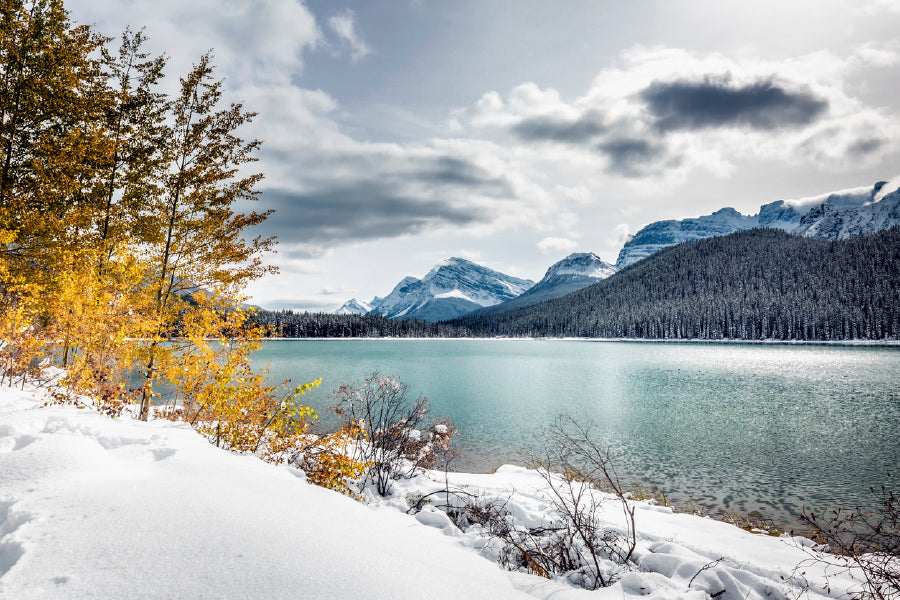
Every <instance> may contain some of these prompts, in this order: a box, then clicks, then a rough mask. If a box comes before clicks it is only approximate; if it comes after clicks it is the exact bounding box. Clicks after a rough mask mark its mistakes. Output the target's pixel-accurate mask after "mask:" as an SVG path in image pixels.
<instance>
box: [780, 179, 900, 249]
mask: <svg viewBox="0 0 900 600" xmlns="http://www.w3.org/2000/svg"><path fill="white" fill-rule="evenodd" d="M882 189H883V188H882ZM879 195H880V194H879ZM898 224H900V190H894V191H893V192H890V193H888V194H885V195H884V196H881V197H880V198H877V201H874V202H871V203H868V204H863V205H862V206H860V207H857V208H851V209H848V210H838V209H837V208H835V207H834V206H833V205H831V204H820V205H818V206H815V207H813V208H812V209H811V210H810V211H809V212H808V213H806V214H805V215H804V216H803V218H802V219H800V225H799V226H798V227H797V229H795V230H794V233H796V234H798V235H803V236H806V237H821V238H827V239H830V240H843V239H846V238H850V237H857V236H860V235H867V234H870V233H874V232H876V231H880V230H882V229H888V228H889V227H893V226H894V225H898Z"/></svg>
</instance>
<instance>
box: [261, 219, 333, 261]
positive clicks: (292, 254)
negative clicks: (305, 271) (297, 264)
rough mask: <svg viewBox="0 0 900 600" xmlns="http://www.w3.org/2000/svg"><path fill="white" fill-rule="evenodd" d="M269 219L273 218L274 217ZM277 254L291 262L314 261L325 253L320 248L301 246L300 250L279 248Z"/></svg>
mask: <svg viewBox="0 0 900 600" xmlns="http://www.w3.org/2000/svg"><path fill="white" fill-rule="evenodd" d="M271 218H273V219H274V218H275V217H274V216H273V217H271ZM278 253H279V254H280V255H281V256H283V257H285V258H288V259H291V260H314V259H317V258H322V256H324V255H325V251H324V250H322V249H321V248H316V247H314V246H303V247H300V248H297V247H294V248H288V249H285V247H284V246H280V247H279V248H278Z"/></svg>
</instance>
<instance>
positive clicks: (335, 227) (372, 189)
mask: <svg viewBox="0 0 900 600" xmlns="http://www.w3.org/2000/svg"><path fill="white" fill-rule="evenodd" d="M392 188H393V186H392V185H390V184H389V183H388V184H386V183H384V182H381V181H356V182H352V183H345V184H335V185H334V186H332V187H329V188H327V189H322V190H318V191H311V192H291V191H288V190H266V191H265V192H263V194H262V196H261V198H260V200H261V201H262V203H263V204H264V205H265V206H266V207H268V208H274V209H275V214H273V215H272V216H271V217H269V219H267V220H266V221H265V222H264V223H263V224H262V225H260V226H259V227H258V230H259V232H260V233H263V234H264V235H277V236H278V237H279V239H280V240H281V241H282V242H308V243H312V244H315V243H322V242H351V241H355V240H366V239H376V238H391V237H397V236H400V235H403V234H409V233H417V232H419V231H422V230H423V229H425V228H427V227H429V226H436V225H441V224H453V225H467V224H470V223H473V222H476V221H479V220H482V219H483V218H484V216H483V215H479V214H478V213H477V212H474V211H473V210H472V208H471V207H470V206H459V205H457V204H455V203H453V202H450V201H447V200H446V199H443V198H442V199H439V200H431V199H422V198H414V197H409V196H405V195H403V194H402V193H399V192H397V191H396V190H395V189H392Z"/></svg>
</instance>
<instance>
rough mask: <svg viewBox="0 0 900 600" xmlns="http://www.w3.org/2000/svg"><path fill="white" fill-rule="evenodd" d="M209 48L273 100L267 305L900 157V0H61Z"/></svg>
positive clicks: (692, 211) (492, 259)
mask: <svg viewBox="0 0 900 600" xmlns="http://www.w3.org/2000/svg"><path fill="white" fill-rule="evenodd" d="M67 7H68V8H69V9H70V11H71V13H72V17H73V19H74V20H75V21H77V22H79V23H88V24H93V25H95V26H96V27H97V28H98V29H99V30H100V31H101V32H103V33H105V34H107V35H116V34H117V33H119V32H120V31H121V30H122V29H123V28H124V27H125V26H126V25H131V26H132V27H133V28H136V27H141V26H143V27H146V33H147V35H148V36H149V37H150V38H151V46H152V48H153V49H154V50H155V51H157V52H165V53H167V54H168V55H169V56H170V58H171V60H170V63H169V67H170V68H169V73H170V75H169V77H170V79H171V81H172V82H174V81H177V77H178V76H179V75H180V74H181V73H183V72H185V71H186V70H187V69H188V68H189V67H190V64H191V63H192V62H193V61H195V60H196V59H197V58H198V57H199V56H200V54H202V53H203V52H204V51H206V50H208V49H210V48H212V49H214V51H215V62H216V64H217V66H218V73H219V74H220V75H221V76H222V77H224V78H226V82H227V84H226V86H227V88H228V94H229V96H230V98H231V99H233V100H238V101H242V102H244V104H245V106H246V107H247V108H249V109H252V110H254V111H258V112H259V116H258V117H257V118H256V120H255V122H254V123H253V124H252V125H250V126H248V128H247V130H246V131H245V132H244V133H245V135H246V136H247V137H256V138H259V139H261V140H263V142H264V144H263V149H262V151H261V153H260V155H259V156H260V162H259V163H257V166H258V167H259V168H260V170H261V171H262V172H264V173H265V175H266V179H265V182H264V184H263V193H262V194H261V196H260V204H261V207H262V208H274V209H276V211H277V212H276V213H275V215H274V216H273V217H271V218H270V219H269V221H268V222H267V224H266V225H265V226H264V228H263V232H264V233H266V234H271V235H277V236H278V238H279V241H280V243H279V246H278V248H279V250H278V254H277V255H274V256H273V257H272V258H271V260H272V262H274V263H275V264H277V265H278V266H279V267H280V270H281V273H280V275H278V276H273V277H270V278H267V279H265V280H262V281H259V282H257V283H256V284H254V286H253V288H252V289H251V290H250V291H251V293H252V295H253V301H254V302H256V303H257V304H260V305H262V306H265V307H267V308H296V309H307V310H333V309H335V308H337V307H338V306H339V305H340V304H342V303H343V302H344V301H345V300H347V299H349V298H351V297H359V298H361V299H363V300H371V298H372V297H373V296H374V295H379V296H384V295H386V294H387V293H389V292H390V290H391V288H392V287H393V285H394V284H396V283H397V282H398V281H399V280H400V279H401V278H402V277H404V276H406V275H413V276H417V277H421V276H423V275H424V274H425V273H426V272H427V271H428V270H429V269H430V268H431V266H433V265H434V263H436V262H437V261H438V260H440V259H443V258H447V257H450V256H462V257H465V258H469V259H472V260H475V261H477V262H480V263H481V264H484V265H486V266H489V267H492V268H495V269H498V270H500V271H503V272H506V273H509V274H511V275H516V276H520V277H529V278H531V279H534V280H537V279H539V278H540V277H541V276H542V275H543V273H544V271H545V270H546V268H547V267H548V266H549V265H550V264H552V263H553V262H556V261H557V260H559V259H561V258H562V257H564V256H566V255H567V254H569V253H571V252H587V251H592V252H595V253H597V254H598V255H600V257H601V258H603V259H605V260H607V261H609V262H615V259H616V256H617V254H618V251H619V249H620V248H621V246H622V243H623V242H624V241H625V239H626V238H627V236H628V235H629V233H634V232H636V231H637V230H638V229H640V228H641V227H642V226H643V225H646V224H647V223H649V222H652V221H656V220H660V219H666V218H680V217H687V216H697V215H701V214H708V213H710V212H712V211H714V210H717V209H719V208H722V207H724V206H732V207H734V208H736V209H737V210H739V211H741V212H743V213H745V214H754V213H756V212H757V210H758V208H759V206H760V204H763V203H767V202H771V201H773V200H778V199H792V198H802V197H805V196H812V195H816V194H820V193H824V192H828V191H832V190H839V189H845V188H851V187H858V186H863V185H871V184H872V183H874V182H875V181H878V180H885V179H890V178H893V177H894V176H896V175H898V174H900V94H898V93H897V90H900V41H898V40H900V37H898V36H897V31H898V30H900V0H851V1H838V0H814V1H813V0H809V1H807V0H790V1H788V2H785V1H784V0H778V1H770V0H754V1H753V2H737V1H729V2H722V1H721V0H690V1H687V0H685V1H679V0H659V1H655V2H654V1H640V0H636V1H634V2H627V3H626V2H619V1H612V0H610V1H603V0H591V1H587V0H585V1H576V0H572V1H568V0H559V1H554V2H549V1H538V0H507V1H499V0H497V1H494V0H470V1H469V0H457V1H454V2H446V1H441V2H439V1H438V0H394V1H388V0H367V1H363V0H359V1H347V2H344V1H342V0H307V1H305V2H301V1H299V0H192V1H190V2H185V1H184V0H68V2H67Z"/></svg>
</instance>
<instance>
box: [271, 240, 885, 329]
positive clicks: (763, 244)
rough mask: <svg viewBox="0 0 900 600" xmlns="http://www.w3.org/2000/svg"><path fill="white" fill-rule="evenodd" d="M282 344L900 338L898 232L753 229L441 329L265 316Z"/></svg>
mask: <svg viewBox="0 0 900 600" xmlns="http://www.w3.org/2000/svg"><path fill="white" fill-rule="evenodd" d="M255 319H256V320H257V322H259V323H260V324H262V325H271V326H272V330H273V334H274V335H277V336H280V337H299V338H302V337H492V336H510V337H588V338H590V337H594V338H640V339H705V340H717V339H743V340H764V339H772V340H806V341H821V340H889V339H898V337H900V228H897V227H895V228H893V229H889V230H886V231H882V232H879V233H876V234H874V235H870V236H866V237H860V238H853V239H849V240H838V241H829V240H824V239H816V238H803V237H799V236H794V235H790V234H787V233H784V232H782V231H778V230H771V229H754V230H750V231H743V232H739V233H734V234H731V235H728V236H723V237H715V238H709V239H705V240H699V241H696V242H689V243H685V244H680V245H678V246H673V247H670V248H666V249H664V250H662V251H660V252H658V253H656V254H654V255H653V256H650V257H648V258H646V259H644V260H642V261H639V262H637V263H635V264H633V265H631V266H629V267H627V268H625V269H623V270H622V271H620V272H618V273H616V274H615V275H613V276H612V277H610V278H608V279H605V280H603V281H601V282H600V283H597V284H595V285H592V286H590V287H588V288H585V289H582V290H579V291H577V292H574V293H572V294H569V295H567V296H563V297H561V298H557V299H554V300H549V301H546V302H542V303H540V304H535V305H533V306H529V307H526V308H522V309H518V310H514V311H510V312H505V313H499V314H493V315H483V316H468V317H462V318H459V319H456V320H453V321H448V322H443V323H427V322H424V321H417V320H411V319H410V320H399V319H396V320H395V319H387V318H385V317H383V316H381V315H374V314H369V315H364V316H360V315H334V314H327V313H314V314H310V313H295V312H292V311H274V312H272V311H259V312H258V313H257V314H256V316H255Z"/></svg>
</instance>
